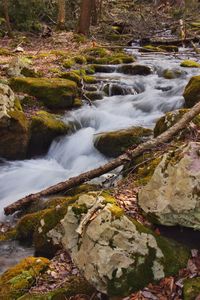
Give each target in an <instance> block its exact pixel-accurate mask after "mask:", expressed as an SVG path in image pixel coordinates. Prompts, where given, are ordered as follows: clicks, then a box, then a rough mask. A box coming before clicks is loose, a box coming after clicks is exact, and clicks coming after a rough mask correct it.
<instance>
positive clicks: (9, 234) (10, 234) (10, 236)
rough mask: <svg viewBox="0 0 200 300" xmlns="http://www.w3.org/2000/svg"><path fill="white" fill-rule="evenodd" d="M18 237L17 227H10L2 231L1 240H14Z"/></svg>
mask: <svg viewBox="0 0 200 300" xmlns="http://www.w3.org/2000/svg"><path fill="white" fill-rule="evenodd" d="M15 238H16V229H15V228H13V229H10V230H8V231H6V232H5V233H3V232H0V242H2V241H8V240H14V239H15Z"/></svg>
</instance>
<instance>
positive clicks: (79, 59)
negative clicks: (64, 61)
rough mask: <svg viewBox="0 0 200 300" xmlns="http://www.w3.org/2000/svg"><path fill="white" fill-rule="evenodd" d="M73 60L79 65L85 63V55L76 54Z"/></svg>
mask: <svg viewBox="0 0 200 300" xmlns="http://www.w3.org/2000/svg"><path fill="white" fill-rule="evenodd" d="M74 60H75V62H76V63H77V64H79V65H83V64H86V63H87V60H86V58H85V56H83V55H77V56H75V57H74Z"/></svg>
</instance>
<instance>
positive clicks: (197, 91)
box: [183, 76, 200, 108]
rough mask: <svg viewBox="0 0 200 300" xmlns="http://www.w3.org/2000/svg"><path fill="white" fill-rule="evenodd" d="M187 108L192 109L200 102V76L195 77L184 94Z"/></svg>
mask: <svg viewBox="0 0 200 300" xmlns="http://www.w3.org/2000/svg"><path fill="white" fill-rule="evenodd" d="M183 97H184V98H185V106H186V107H188V108H190V107H192V106H194V105H195V104H196V103H198V102H199V101H200V76H193V77H192V78H191V79H190V81H189V83H188V84H187V85H186V87H185V91H184V94H183Z"/></svg>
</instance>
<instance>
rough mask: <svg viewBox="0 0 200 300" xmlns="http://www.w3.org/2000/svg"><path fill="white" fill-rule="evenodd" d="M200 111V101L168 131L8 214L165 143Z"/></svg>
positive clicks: (12, 208)
mask: <svg viewBox="0 0 200 300" xmlns="http://www.w3.org/2000/svg"><path fill="white" fill-rule="evenodd" d="M199 113H200V102H199V103H197V104H196V105H195V106H194V107H193V108H192V109H191V110H190V111H189V112H187V113H186V114H185V115H184V116H183V117H182V118H181V120H180V121H178V122H177V123H176V124H175V125H174V126H172V127H171V128H169V129H168V130H167V131H165V132H164V133H162V134H161V135H159V136H158V137H157V138H153V139H151V140H149V141H147V142H145V143H143V144H140V145H139V146H138V147H136V148H135V149H133V150H132V149H130V150H128V151H127V152H126V153H124V154H122V155H120V156H119V157H118V158H116V159H113V160H111V161H109V162H108V163H107V164H105V165H103V166H101V167H99V168H96V169H93V170H91V171H88V172H85V173H82V174H80V175H78V176H75V177H72V178H70V179H68V180H66V181H64V182H60V183H58V184H55V185H53V186H51V187H49V188H47V189H45V190H43V191H41V192H39V193H36V194H31V195H29V196H26V197H24V198H22V199H20V200H18V201H16V202H14V203H13V204H11V205H9V206H7V207H5V208H4V212H5V214H6V215H10V214H13V213H14V212H16V211H17V210H19V209H22V208H25V207H27V206H28V205H29V204H30V203H32V202H33V201H35V200H37V199H39V198H40V197H45V196H49V195H52V194H56V193H58V192H63V191H67V190H69V189H71V188H73V187H76V186H78V185H80V184H82V183H84V182H87V181H89V180H91V179H93V178H95V177H99V176H101V175H103V174H105V173H107V172H110V171H112V170H114V169H116V168H117V167H119V166H122V165H124V164H125V163H126V162H130V161H132V160H133V159H134V158H136V157H138V156H139V155H141V154H142V153H143V152H144V151H146V150H149V149H152V148H155V147H157V146H159V145H161V144H163V143H166V142H167V141H169V140H170V139H172V138H173V136H174V135H176V134H177V133H178V132H179V131H180V130H182V129H184V128H186V127H187V125H188V123H189V122H190V121H191V120H192V119H193V118H194V117H195V116H196V115H198V114H199Z"/></svg>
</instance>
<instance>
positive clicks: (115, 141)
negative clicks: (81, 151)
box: [94, 127, 152, 157]
mask: <svg viewBox="0 0 200 300" xmlns="http://www.w3.org/2000/svg"><path fill="white" fill-rule="evenodd" d="M151 135H152V130H151V129H148V128H143V127H131V128H128V129H123V130H118V131H110V132H104V133H98V134H96V135H95V136H94V146H95V148H96V149H97V150H98V151H100V152H101V153H102V154H104V155H106V156H109V157H117V156H118V155H120V154H122V153H123V152H124V151H125V150H126V149H127V148H129V147H130V146H136V145H138V144H140V143H142V142H144V141H145V140H146V139H148V138H150V136H151Z"/></svg>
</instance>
